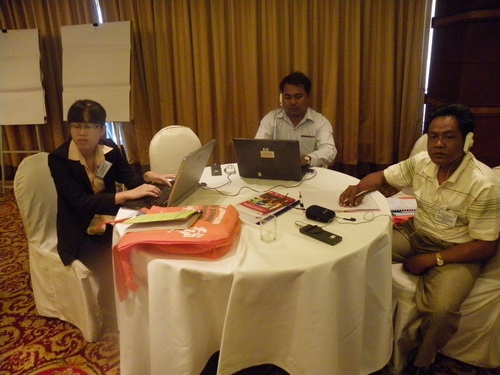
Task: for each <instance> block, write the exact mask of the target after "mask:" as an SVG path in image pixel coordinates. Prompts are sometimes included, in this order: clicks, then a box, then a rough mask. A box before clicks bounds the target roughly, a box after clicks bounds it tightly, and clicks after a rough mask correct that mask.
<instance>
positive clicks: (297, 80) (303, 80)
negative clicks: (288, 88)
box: [280, 72, 312, 95]
mask: <svg viewBox="0 0 500 375" xmlns="http://www.w3.org/2000/svg"><path fill="white" fill-rule="evenodd" d="M286 84H289V85H294V86H302V87H303V88H304V90H305V92H307V95H309V93H310V92H311V86H312V84H311V80H310V79H309V77H308V76H306V75H305V74H304V73H301V72H293V73H290V74H289V75H287V76H286V77H284V78H283V79H282V80H281V82H280V91H281V92H283V89H284V88H285V85H286Z"/></svg>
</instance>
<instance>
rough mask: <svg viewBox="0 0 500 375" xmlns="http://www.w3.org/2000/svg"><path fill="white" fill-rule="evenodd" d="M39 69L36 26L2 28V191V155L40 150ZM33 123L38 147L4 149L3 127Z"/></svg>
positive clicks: (42, 114) (41, 102)
mask: <svg viewBox="0 0 500 375" xmlns="http://www.w3.org/2000/svg"><path fill="white" fill-rule="evenodd" d="M41 77H42V74H41V70H40V47H39V42H38V29H26V30H2V32H1V33H0V158H1V161H0V163H1V170H2V192H5V187H6V183H5V165H4V154H35V153H38V152H40V151H42V144H41V139H40V132H39V128H38V125H40V124H44V123H45V116H46V112H45V99H44V91H43V87H42V79H41ZM17 125H34V126H35V131H36V139H37V146H38V148H37V149H34V150H19V149H10V150H5V149H4V140H3V130H4V128H3V127H4V126H17Z"/></svg>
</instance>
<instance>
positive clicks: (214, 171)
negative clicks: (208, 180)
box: [210, 163, 222, 176]
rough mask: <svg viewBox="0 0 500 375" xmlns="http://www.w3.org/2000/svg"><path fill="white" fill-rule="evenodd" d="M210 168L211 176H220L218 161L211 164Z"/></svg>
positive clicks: (220, 170)
mask: <svg viewBox="0 0 500 375" xmlns="http://www.w3.org/2000/svg"><path fill="white" fill-rule="evenodd" d="M210 168H212V176H222V169H221V167H220V164H219V163H214V164H212V166H211V167H210Z"/></svg>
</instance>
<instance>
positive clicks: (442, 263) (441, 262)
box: [436, 253, 444, 266]
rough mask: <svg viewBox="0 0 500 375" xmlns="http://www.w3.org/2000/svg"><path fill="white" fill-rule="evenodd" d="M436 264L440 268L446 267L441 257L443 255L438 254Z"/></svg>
mask: <svg viewBox="0 0 500 375" xmlns="http://www.w3.org/2000/svg"><path fill="white" fill-rule="evenodd" d="M436 264H437V265H438V266H443V265H444V260H443V258H442V257H441V253H436Z"/></svg>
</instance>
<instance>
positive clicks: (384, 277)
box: [114, 165, 392, 375]
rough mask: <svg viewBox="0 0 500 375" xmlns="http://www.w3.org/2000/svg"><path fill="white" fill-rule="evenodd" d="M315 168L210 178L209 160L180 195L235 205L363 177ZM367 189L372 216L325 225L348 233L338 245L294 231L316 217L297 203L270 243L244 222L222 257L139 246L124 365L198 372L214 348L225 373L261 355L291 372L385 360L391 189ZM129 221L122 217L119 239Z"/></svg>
mask: <svg viewBox="0 0 500 375" xmlns="http://www.w3.org/2000/svg"><path fill="white" fill-rule="evenodd" d="M235 166H236V165H235ZM224 167H225V166H222V170H224ZM314 170H315V174H308V175H306V177H305V179H304V180H303V181H302V182H301V183H300V184H299V183H297V182H293V181H274V180H258V179H242V178H240V177H239V175H238V174H237V173H236V174H233V175H230V176H227V175H226V174H225V173H223V175H222V176H212V175H211V173H210V168H209V167H207V168H206V169H205V171H204V174H203V176H202V178H201V180H200V181H201V182H205V183H206V185H207V187H206V188H203V189H199V190H198V191H196V192H195V193H194V194H193V195H192V196H190V197H189V198H188V199H186V201H185V202H183V205H204V204H209V205H228V204H233V205H235V206H236V205H237V204H238V203H240V202H242V201H244V200H246V199H249V198H251V197H253V196H256V195H258V194H259V193H261V192H263V191H265V190H268V189H272V190H274V191H277V192H279V193H282V194H288V195H289V196H292V197H294V198H296V199H298V198H299V191H300V190H304V189H317V190H326V189H340V190H343V189H344V188H345V187H347V185H349V184H355V183H356V182H357V181H358V180H357V179H355V178H353V177H351V176H348V175H345V174H342V173H339V172H335V171H332V170H328V169H323V168H314ZM236 171H237V166H236ZM228 182H230V183H228ZM226 183H228V184H226ZM244 186H247V187H251V188H253V189H255V191H254V190H249V189H242V190H241V188H242V187H244ZM217 187H219V189H218V191H217V190H216V189H214V188H217ZM371 196H372V198H373V199H374V201H375V202H376V203H377V205H378V207H379V208H380V211H376V212H373V215H374V216H375V217H374V219H373V220H370V221H369V222H366V223H363V222H364V221H365V219H366V217H365V213H364V212H355V213H349V214H348V215H349V216H350V217H351V216H352V217H355V218H356V219H357V221H356V222H354V223H353V222H345V223H342V224H341V223H340V222H336V221H335V222H332V223H330V224H328V225H326V227H325V228H324V229H325V230H328V231H330V232H333V233H335V234H338V235H340V236H342V237H343V240H342V242H341V243H339V244H337V245H335V246H329V245H327V244H324V243H322V242H319V241H316V240H314V239H312V238H310V237H307V236H305V235H303V234H301V233H300V232H299V229H298V227H297V225H296V222H297V221H300V222H304V223H310V224H312V223H314V222H311V221H309V220H307V219H306V218H305V215H304V211H303V210H299V209H291V210H289V211H287V212H286V213H284V214H282V215H280V216H278V222H277V227H278V233H277V239H276V241H274V242H271V243H264V242H262V241H261V240H260V235H259V227H258V225H255V224H250V223H243V225H242V230H241V234H240V236H239V238H238V239H237V241H236V242H235V244H234V246H233V248H232V250H231V251H230V252H229V253H228V254H226V255H225V256H223V257H222V258H220V259H217V260H206V259H199V258H192V257H191V258H190V257H186V256H180V255H172V254H166V253H158V252H154V253H152V252H150V251H148V250H147V249H144V248H141V246H140V245H138V246H136V248H134V250H133V251H132V266H133V268H134V272H135V278H136V281H137V282H138V283H139V285H140V288H139V289H138V290H137V291H136V292H129V295H128V298H127V299H126V300H125V301H121V302H120V301H117V311H118V327H119V330H120V365H121V373H122V375H127V374H133V375H140V374H198V373H200V372H201V370H202V369H203V367H204V365H205V364H206V362H207V360H208V358H209V357H210V356H211V355H212V354H213V353H214V352H215V351H217V350H220V356H219V365H218V373H219V374H233V373H235V372H236V371H239V370H241V369H243V368H246V367H251V366H255V365H259V364H265V363H272V364H275V365H277V366H279V367H281V368H283V369H284V370H286V371H288V372H289V373H291V374H293V375H296V374H311V375H321V374H324V375H335V374H339V375H340V374H341V375H348V374H369V373H371V372H374V371H376V370H378V369H380V368H382V367H384V365H385V364H386V363H387V362H388V361H389V359H390V355H391V349H392V321H391V314H392V307H391V285H392V284H391V228H392V223H391V220H390V211H389V207H388V205H387V202H386V201H385V198H384V197H383V196H382V195H381V194H380V193H378V192H373V193H371ZM129 213H130V212H128V210H125V209H122V210H121V211H120V213H119V216H122V217H123V216H126V215H128V214H129ZM315 224H318V223H315ZM124 229H125V225H124V224H117V225H116V226H115V231H114V241H115V243H117V241H119V238H120V237H121V236H122V235H123V233H124Z"/></svg>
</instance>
